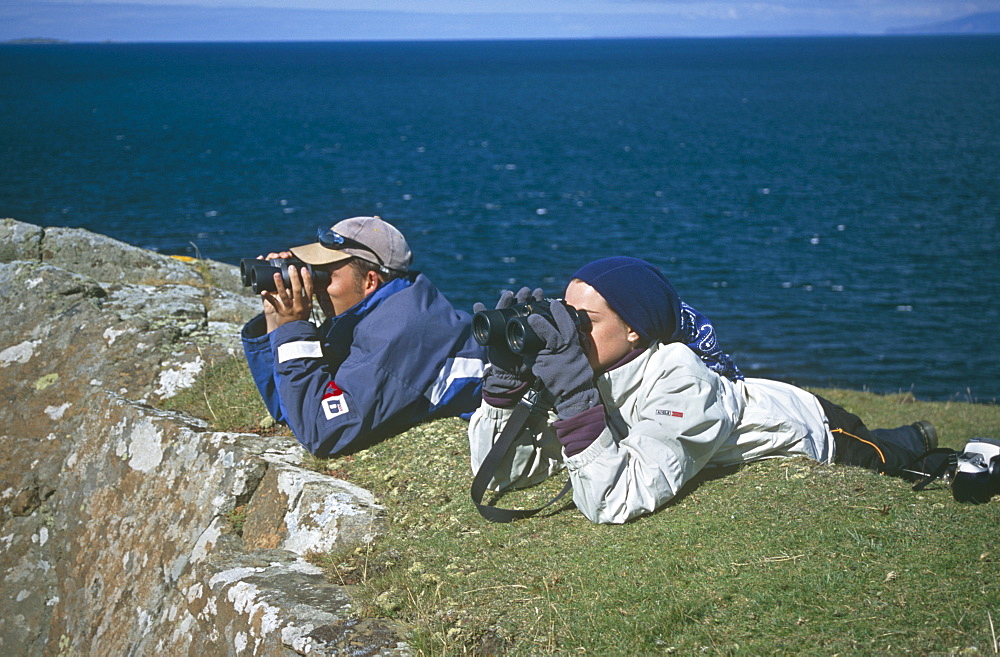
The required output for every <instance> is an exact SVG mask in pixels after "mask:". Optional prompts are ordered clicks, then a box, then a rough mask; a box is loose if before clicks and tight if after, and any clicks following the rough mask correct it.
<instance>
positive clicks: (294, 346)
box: [278, 340, 323, 363]
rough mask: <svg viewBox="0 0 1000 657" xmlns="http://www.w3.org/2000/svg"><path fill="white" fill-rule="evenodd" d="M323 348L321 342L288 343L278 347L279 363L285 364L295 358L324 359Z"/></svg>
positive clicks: (301, 341) (302, 341)
mask: <svg viewBox="0 0 1000 657" xmlns="http://www.w3.org/2000/svg"><path fill="white" fill-rule="evenodd" d="M322 357H323V347H322V345H320V343H319V342H306V341H304V340H300V341H299V342H286V343H285V344H281V345H278V362H279V363H284V362H286V361H290V360H292V359H293V358H322Z"/></svg>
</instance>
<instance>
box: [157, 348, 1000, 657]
mask: <svg viewBox="0 0 1000 657" xmlns="http://www.w3.org/2000/svg"><path fill="white" fill-rule="evenodd" d="M815 392H818V393H820V394H822V395H823V396H825V397H827V398H828V399H830V400H832V401H834V402H836V403H839V404H841V405H843V406H845V407H846V408H847V409H848V410H850V411H852V412H855V413H857V414H859V415H860V416H861V417H863V418H864V419H865V420H866V422H868V424H869V426H872V427H878V426H886V427H891V426H898V425H900V424H905V423H909V422H913V421H915V420H918V419H927V420H930V421H932V422H933V423H934V424H935V426H937V428H938V430H939V433H940V435H941V444H942V445H943V446H949V447H960V446H961V445H964V444H965V441H967V440H968V439H969V438H971V437H973V436H990V437H1000V407H998V406H996V405H984V404H970V403H960V402H947V403H928V402H921V401H918V400H915V399H913V398H912V396H910V395H897V396H878V395H871V394H868V393H863V392H856V391H842V390H822V391H820V390H817V391H815ZM171 405H172V406H173V407H175V408H178V409H180V410H185V411H188V412H191V413H193V414H195V415H199V416H201V417H204V418H206V419H208V420H210V421H212V422H213V423H214V425H215V428H217V429H220V430H254V428H255V427H257V426H259V423H260V421H261V419H262V418H264V417H266V412H265V411H264V409H263V406H262V405H261V404H260V401H259V399H258V398H257V394H256V391H255V390H254V388H253V385H252V383H251V382H250V379H249V373H248V372H247V371H246V367H245V365H243V363H242V361H240V360H237V359H233V360H232V361H227V362H224V363H220V364H218V365H217V366H215V367H213V368H212V369H211V370H209V372H208V373H207V374H206V375H204V376H203V377H202V379H201V380H200V382H199V385H198V386H197V387H196V388H194V389H191V390H190V391H188V392H187V393H185V395H184V396H182V397H180V398H177V399H176V400H174V401H173V402H172V403H171ZM466 426H467V425H466V423H464V422H462V421H461V420H457V419H453V420H439V421H435V422H432V423H428V424H425V425H422V426H419V427H416V428H414V429H412V430H410V431H408V432H406V433H404V434H401V435H399V436H396V437H394V438H392V439H390V440H388V441H386V442H383V443H381V444H379V445H376V446H375V447H373V448H371V449H368V450H366V451H364V452H360V453H359V454H357V455H354V456H350V457H343V458H337V459H330V460H321V459H311V463H310V465H311V466H312V467H314V468H315V469H317V470H321V471H327V472H330V473H333V474H335V475H336V476H339V477H342V478H345V479H348V480H350V481H352V482H354V483H356V484H358V485H361V486H364V487H366V488H368V489H369V490H371V491H373V492H374V493H375V495H376V496H377V497H378V498H379V501H380V502H381V503H382V504H383V505H384V506H385V507H386V513H387V517H388V520H389V522H388V523H387V530H386V533H385V535H384V536H382V537H381V538H379V539H378V540H377V541H376V542H375V543H373V544H372V545H370V546H367V547H364V548H358V549H356V550H353V551H351V552H348V553H341V554H323V555H313V557H312V558H313V560H314V561H315V562H317V563H320V564H322V565H323V566H324V567H325V568H326V569H327V570H328V572H329V574H330V578H331V579H332V580H333V581H337V582H340V583H342V584H344V585H346V586H348V587H349V589H350V590H351V592H352V593H353V595H354V597H355V600H356V607H357V609H358V613H359V614H360V615H362V616H382V617H389V618H394V619H397V620H398V621H399V622H400V623H402V624H403V625H405V626H406V627H408V628H409V629H410V637H409V639H410V642H411V646H412V647H413V649H414V650H415V651H416V652H417V653H418V654H425V655H462V654H480V655H487V654H498V655H499V654H504V655H548V654H567V655H587V654H589V655H668V654H678V655H687V654H698V655H702V654H724V655H771V654H778V655H787V654H809V655H838V654H886V655H899V654H911V655H997V654H1000V649H998V638H1000V544H998V535H1000V497H995V498H994V499H993V501H992V502H991V503H989V504H982V505H967V504H959V503H957V502H955V500H954V499H953V497H952V494H951V491H950V490H949V489H948V488H947V487H946V486H945V485H944V484H943V483H940V482H939V483H935V484H933V485H932V486H931V487H929V488H928V489H926V490H924V491H922V492H920V493H915V492H913V491H912V490H911V488H910V484H908V483H907V482H904V481H902V480H898V479H892V478H888V477H882V476H879V475H877V474H874V473H872V472H869V471H866V470H862V469H860V468H851V467H843V466H836V465H822V464H818V463H815V462H812V461H809V460H807V459H791V460H771V461H765V462H760V463H755V464H751V465H748V466H744V467H741V468H734V469H729V470H726V471H713V472H711V473H709V474H707V475H705V476H702V477H700V478H699V479H697V480H696V481H694V482H692V483H691V484H690V485H689V486H687V487H686V488H685V489H684V491H683V492H682V494H681V495H679V496H678V498H676V499H675V500H673V501H672V502H671V503H670V504H668V505H667V506H666V507H664V508H663V509H661V510H660V511H658V512H657V513H655V514H653V515H651V516H647V517H644V518H640V519H638V520H636V521H633V522H630V523H627V524H625V525H621V526H601V525H594V524H592V523H590V522H589V521H587V520H586V519H585V518H584V517H583V516H582V515H581V514H580V513H579V512H578V511H577V510H576V509H575V508H574V507H572V506H571V505H570V506H564V507H562V508H559V509H558V510H556V511H554V512H552V513H549V514H548V515H544V516H541V517H535V518H532V519H528V520H523V521H519V522H515V523H512V524H507V525H497V524H491V523H488V522H487V521H485V520H483V519H482V518H481V517H480V516H479V515H478V513H477V511H476V509H475V507H474V506H473V505H472V503H471V501H470V499H469V485H470V483H471V473H470V470H469V456H468V444H467V438H466V434H465V431H466ZM563 481H564V479H563V478H562V477H555V478H553V480H551V481H549V482H546V484H543V485H542V486H539V487H536V488H535V489H532V490H529V491H521V492H518V493H516V494H512V495H507V496H505V497H503V499H502V500H501V501H500V504H502V505H504V506H518V505H523V506H526V507H527V506H532V505H537V504H538V503H540V502H541V501H544V500H547V499H548V497H550V496H551V495H552V494H554V493H555V492H556V491H558V489H559V488H561V486H562V484H563Z"/></svg>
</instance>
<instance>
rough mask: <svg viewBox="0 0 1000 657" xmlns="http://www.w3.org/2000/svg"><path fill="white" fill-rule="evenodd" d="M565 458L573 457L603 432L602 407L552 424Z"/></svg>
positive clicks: (599, 405) (589, 409)
mask: <svg viewBox="0 0 1000 657" xmlns="http://www.w3.org/2000/svg"><path fill="white" fill-rule="evenodd" d="M552 426H553V427H554V428H555V430H556V437H558V438H559V442H560V443H562V445H563V449H564V451H565V452H566V456H575V455H576V454H579V453H580V452H582V451H583V450H585V449H587V448H588V447H590V445H591V444H592V443H593V442H594V441H595V440H597V437H598V436H600V435H601V432H603V431H604V428H605V421H604V405H603V404H598V405H597V406H593V407H591V408H588V409H587V410H585V411H582V412H580V413H577V414H576V415H574V416H572V417H568V418H566V419H565V420H556V421H555V422H553V423H552Z"/></svg>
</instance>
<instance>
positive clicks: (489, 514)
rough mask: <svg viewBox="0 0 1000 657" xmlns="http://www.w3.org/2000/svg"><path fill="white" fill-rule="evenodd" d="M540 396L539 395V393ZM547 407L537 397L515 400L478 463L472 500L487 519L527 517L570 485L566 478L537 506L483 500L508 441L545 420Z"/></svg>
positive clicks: (553, 501)
mask: <svg viewBox="0 0 1000 657" xmlns="http://www.w3.org/2000/svg"><path fill="white" fill-rule="evenodd" d="M541 396H542V395H539V397H541ZM546 410H547V408H546V407H545V406H543V405H542V404H540V403H538V402H537V401H535V402H528V401H525V400H523V399H522V400H521V401H520V402H518V404H517V406H516V407H515V408H514V411H513V412H512V413H511V415H510V417H509V418H507V423H506V424H505V425H504V428H503V431H501V432H500V436H499V437H498V438H497V441H496V442H495V443H494V444H493V447H492V448H490V452H489V454H487V455H486V458H485V459H483V462H482V464H480V466H479V471H478V472H477V473H476V476H475V478H474V479H473V480H472V502H473V503H474V504H475V505H476V508H477V509H479V515H481V516H482V517H484V518H486V519H487V520H489V521H490V522H498V523H503V522H511V521H512V520H519V519H521V518H530V517H531V516H533V515H535V514H536V513H538V512H540V511H543V510H545V509H547V508H548V507H550V506H552V504H554V503H555V502H556V501H557V500H559V499H560V498H561V497H562V496H563V495H565V494H566V493H567V492H569V490H570V489H572V488H573V484H572V481H571V480H567V481H566V485H565V486H563V489H562V490H561V491H560V492H559V494H558V495H556V496H555V497H553V498H552V499H551V500H549V501H548V503H547V504H545V505H544V506H540V507H538V508H537V509H501V508H499V507H496V506H491V505H489V504H483V495H484V494H485V493H486V486H487V485H488V484H489V483H490V480H491V479H493V475H494V474H496V471H497V468H498V467H499V466H500V461H501V460H503V457H504V455H505V454H506V453H507V451H508V450H509V449H510V447H511V445H513V444H514V441H515V440H516V439H517V437H518V436H520V435H521V432H522V431H533V430H534V428H535V426H537V424H538V423H539V421H541V422H544V421H545V419H546V415H547V413H546Z"/></svg>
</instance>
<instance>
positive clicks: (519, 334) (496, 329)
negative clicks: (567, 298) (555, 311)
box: [472, 299, 580, 356]
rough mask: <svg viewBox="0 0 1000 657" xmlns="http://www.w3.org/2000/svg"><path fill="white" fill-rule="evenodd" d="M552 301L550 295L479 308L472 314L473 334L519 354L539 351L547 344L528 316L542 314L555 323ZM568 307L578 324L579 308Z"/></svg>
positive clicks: (525, 354) (477, 338)
mask: <svg viewBox="0 0 1000 657" xmlns="http://www.w3.org/2000/svg"><path fill="white" fill-rule="evenodd" d="M551 302H552V300H551V299H542V300H541V301H528V302H525V303H516V304H514V305H513V306H509V307H507V308H498V309H495V310H480V311H479V312H477V313H476V314H475V315H473V316H472V335H473V336H474V337H475V338H476V342H478V343H479V344H481V345H483V346H487V347H494V348H497V349H505V350H507V351H509V352H511V353H513V354H516V355H518V356H533V355H536V354H537V353H538V352H539V351H540V350H541V348H542V347H544V346H545V341H544V340H542V339H541V338H540V337H538V334H537V333H535V331H534V329H532V328H531V325H530V324H529V323H528V317H529V316H531V315H540V316H542V317H544V318H545V319H546V320H548V321H549V323H551V324H555V320H554V319H553V318H552V312H551V311H550V310H549V306H550V304H551ZM566 310H568V311H569V316H570V317H572V318H573V322H574V323H575V324H576V326H577V328H579V327H580V315H579V314H578V313H577V312H576V309H575V308H573V307H572V306H566Z"/></svg>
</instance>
